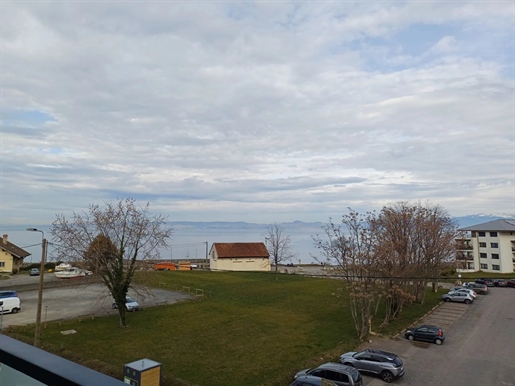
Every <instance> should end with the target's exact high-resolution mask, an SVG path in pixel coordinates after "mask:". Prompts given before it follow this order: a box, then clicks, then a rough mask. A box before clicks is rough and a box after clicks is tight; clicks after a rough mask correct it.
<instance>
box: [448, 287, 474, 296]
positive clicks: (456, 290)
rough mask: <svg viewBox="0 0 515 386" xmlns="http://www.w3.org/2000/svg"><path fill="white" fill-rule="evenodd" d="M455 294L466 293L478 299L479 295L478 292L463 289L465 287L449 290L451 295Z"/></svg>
mask: <svg viewBox="0 0 515 386" xmlns="http://www.w3.org/2000/svg"><path fill="white" fill-rule="evenodd" d="M453 292H464V293H467V294H469V295H470V296H472V298H474V299H475V298H477V293H476V291H474V290H472V289H469V288H463V287H454V288H451V289H450V290H449V293H453Z"/></svg>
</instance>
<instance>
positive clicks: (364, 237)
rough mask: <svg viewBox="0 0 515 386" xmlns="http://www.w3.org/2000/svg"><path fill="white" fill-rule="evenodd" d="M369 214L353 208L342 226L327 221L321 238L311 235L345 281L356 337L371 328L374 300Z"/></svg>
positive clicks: (375, 290)
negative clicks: (327, 223)
mask: <svg viewBox="0 0 515 386" xmlns="http://www.w3.org/2000/svg"><path fill="white" fill-rule="evenodd" d="M372 219H373V214H372V213H367V214H366V215H362V214H359V213H357V212H355V211H353V210H352V209H349V213H347V214H344V215H343V216H342V226H340V225H336V224H334V223H333V222H332V220H330V221H329V225H327V226H324V227H323V230H324V232H325V236H326V238H327V239H326V238H325V237H324V238H323V239H322V238H321V237H319V236H318V235H317V236H316V237H314V238H313V240H314V242H315V246H316V247H317V248H318V249H319V250H320V251H321V253H322V256H323V258H324V259H325V262H326V263H328V264H329V265H331V266H332V267H334V273H335V274H336V275H338V276H340V277H342V278H343V279H344V280H345V283H346V287H347V292H348V294H349V299H350V307H349V308H350V312H351V315H352V319H353V321H354V326H355V328H356V333H357V335H358V339H360V340H362V339H364V338H366V337H367V336H368V335H369V334H370V333H371V330H372V308H373V304H374V302H375V299H377V296H378V295H379V294H378V290H377V284H376V281H377V279H376V277H375V275H376V269H377V266H376V261H375V260H376V251H375V248H376V245H375V243H374V238H373V234H372V233H371V229H370V222H371V221H372Z"/></svg>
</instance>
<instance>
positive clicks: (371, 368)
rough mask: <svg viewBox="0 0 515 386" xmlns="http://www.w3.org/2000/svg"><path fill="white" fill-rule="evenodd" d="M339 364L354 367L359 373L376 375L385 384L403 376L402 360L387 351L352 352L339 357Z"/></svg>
mask: <svg viewBox="0 0 515 386" xmlns="http://www.w3.org/2000/svg"><path fill="white" fill-rule="evenodd" d="M340 362H341V363H343V364H345V365H348V366H352V367H355V368H356V369H358V370H359V371H362V372H366V373H369V374H373V375H378V376H380V377H381V379H382V380H383V381H385V382H387V383H390V382H392V381H393V380H394V379H396V378H400V377H402V376H403V375H404V367H403V362H402V359H401V358H399V357H398V356H397V355H395V354H393V353H391V352H387V351H382V350H364V351H360V352H354V351H352V352H348V353H345V354H343V355H341V356H340Z"/></svg>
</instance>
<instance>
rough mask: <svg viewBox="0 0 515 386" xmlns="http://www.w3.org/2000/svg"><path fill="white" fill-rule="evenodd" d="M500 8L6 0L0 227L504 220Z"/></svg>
mask: <svg viewBox="0 0 515 386" xmlns="http://www.w3.org/2000/svg"><path fill="white" fill-rule="evenodd" d="M514 20H515V5H514V3H513V1H488V2H478V1H466V0H463V1H433V2H431V1H389V2H384V1H337V2H334V1H331V2H326V1H316V2H312V1H302V2H300V1H262V2H231V1H155V2H154V1H93V0H91V1H53V2H45V1H30V2H29V1H6V0H3V1H2V2H1V20H0V21H1V23H0V25H1V27H0V28H1V30H0V33H1V36H0V39H1V41H0V42H1V109H0V110H1V137H0V145H1V170H0V184H1V188H0V189H1V190H0V198H1V202H0V223H1V225H6V224H10V225H14V224H35V225H36V224H48V223H51V222H52V221H53V220H54V219H55V215H56V213H61V212H63V213H65V214H68V213H71V212H72V211H74V210H75V211H81V210H83V209H84V208H86V207H87V206H88V205H89V204H92V203H102V202H105V201H109V200H113V199H116V198H125V197H133V198H136V199H137V200H138V201H141V203H142V204H143V203H144V202H147V201H148V202H150V205H151V209H152V210H153V211H155V212H160V213H163V214H166V215H168V216H169V220H170V221H246V222H257V223H271V222H283V221H294V220H301V221H322V222H326V221H327V220H328V218H329V217H333V218H338V217H339V216H340V215H341V214H342V213H344V212H346V210H347V208H348V207H351V208H353V209H355V210H358V211H366V210H372V209H380V208H381V207H382V206H383V205H387V204H391V203H395V202H398V201H412V202H417V201H423V202H425V201H427V200H429V201H430V202H431V203H434V204H438V205H441V206H443V207H444V208H445V209H446V210H447V211H448V212H449V214H450V215H452V216H462V215H468V214H476V213H487V214H506V215H513V213H515V177H514V172H515V145H514V144H515V141H514V138H515V137H514V136H515V131H514V128H515V112H514V111H515V110H514V104H515V93H514V90H515V88H514V74H515V72H514V71H515V66H514V62H515V49H514V38H515V29H514V28H515V27H514Z"/></svg>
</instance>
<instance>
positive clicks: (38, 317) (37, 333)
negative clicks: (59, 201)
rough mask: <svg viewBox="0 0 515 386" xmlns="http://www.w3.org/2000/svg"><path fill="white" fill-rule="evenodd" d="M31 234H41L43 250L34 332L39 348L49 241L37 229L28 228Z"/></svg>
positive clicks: (36, 345)
mask: <svg viewBox="0 0 515 386" xmlns="http://www.w3.org/2000/svg"><path fill="white" fill-rule="evenodd" d="M27 230H28V231H30V232H41V237H42V238H43V240H42V248H41V265H40V268H39V289H38V309H37V312H36V328H35V330H34V346H35V347H39V343H40V336H41V308H42V307H43V284H44V275H45V260H46V250H47V241H46V239H45V233H44V232H43V231H42V230H39V229H36V228H27Z"/></svg>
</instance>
